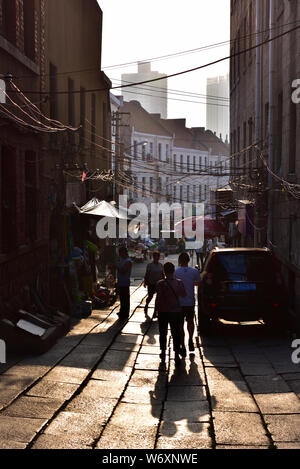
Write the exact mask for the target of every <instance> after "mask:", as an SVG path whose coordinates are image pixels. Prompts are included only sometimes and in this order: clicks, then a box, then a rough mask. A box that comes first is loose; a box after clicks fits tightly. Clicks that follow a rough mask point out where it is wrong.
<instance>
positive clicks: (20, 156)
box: [0, 0, 48, 301]
mask: <svg viewBox="0 0 300 469" xmlns="http://www.w3.org/2000/svg"><path fill="white" fill-rule="evenodd" d="M43 9H44V1H43V0H42V1H37V0H32V1H31V0H28V1H26V2H23V0H2V1H1V2H0V64H1V65H0V74H1V77H2V79H3V81H4V83H5V88H6V92H7V94H6V95H4V97H3V100H2V102H3V101H5V103H3V104H1V107H0V198H1V203H0V227H1V228H0V297H1V298H2V299H3V300H5V301H8V300H11V299H12V298H14V297H15V296H16V295H18V294H20V291H21V288H22V287H24V286H25V285H32V284H34V283H35V282H36V281H37V280H38V279H40V280H41V281H44V282H47V275H48V273H47V267H46V266H47V264H48V233H47V230H46V228H45V227H46V218H47V214H46V211H45V208H46V204H47V189H46V187H45V180H44V159H43V158H44V154H43V139H44V130H45V129H44V128H43V127H42V126H41V125H40V124H39V123H38V120H39V119H37V118H36V117H35V118H33V119H31V118H30V117H29V116H28V113H30V110H28V108H27V103H26V102H25V101H24V98H23V95H22V94H21V93H20V92H18V91H17V89H19V88H21V89H23V90H26V96H27V97H28V99H30V100H31V101H32V102H34V103H36V105H37V106H38V108H40V103H41V95H40V91H41V81H40V75H41V70H42V63H43V59H44V48H43V38H42V25H43V16H44V10H43ZM16 84H17V89H16V88H15V86H16Z"/></svg>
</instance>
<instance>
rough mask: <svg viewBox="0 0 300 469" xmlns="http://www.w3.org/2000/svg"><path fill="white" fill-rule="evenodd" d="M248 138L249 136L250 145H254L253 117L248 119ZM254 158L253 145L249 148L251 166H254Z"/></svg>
mask: <svg viewBox="0 0 300 469" xmlns="http://www.w3.org/2000/svg"><path fill="white" fill-rule="evenodd" d="M248 130H249V131H248V138H249V146H251V145H252V143H253V142H252V135H253V120H252V118H250V119H249V121H248ZM252 158H253V151H252V147H251V148H250V149H249V154H248V161H249V168H250V169H251V168H252Z"/></svg>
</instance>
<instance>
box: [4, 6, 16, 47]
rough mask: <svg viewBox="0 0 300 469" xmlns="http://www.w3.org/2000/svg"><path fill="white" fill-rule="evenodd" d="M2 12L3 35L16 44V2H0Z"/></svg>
mask: <svg viewBox="0 0 300 469" xmlns="http://www.w3.org/2000/svg"><path fill="white" fill-rule="evenodd" d="M0 7H1V12H2V15H1V16H2V17H1V35H2V36H4V37H5V38H6V39H7V40H8V41H9V42H11V43H12V44H14V45H15V44H16V16H17V11H16V2H15V1H12V0H0Z"/></svg>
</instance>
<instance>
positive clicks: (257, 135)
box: [253, 0, 261, 246]
mask: <svg viewBox="0 0 300 469" xmlns="http://www.w3.org/2000/svg"><path fill="white" fill-rule="evenodd" d="M260 4H261V0H256V8H255V16H256V18H255V23H256V27H255V29H256V49H255V54H256V57H255V77H256V78H255V141H256V142H259V141H260V122H261V113H260V110H261V107H260V106H261V47H258V44H259V43H260V40H261V39H260V35H259V32H260ZM255 215H256V216H255V218H256V217H257V215H258V213H257V210H255ZM253 229H254V246H257V245H258V239H257V235H258V232H257V230H256V228H255V227H254V228H253Z"/></svg>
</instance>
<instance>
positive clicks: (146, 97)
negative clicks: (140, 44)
mask: <svg viewBox="0 0 300 469" xmlns="http://www.w3.org/2000/svg"><path fill="white" fill-rule="evenodd" d="M165 77H166V75H165V74H163V73H159V72H155V71H153V70H151V62H139V63H138V72H137V73H125V74H122V77H121V78H122V85H127V84H129V83H137V82H141V81H146V80H153V79H155V78H162V79H161V80H158V81H154V82H152V83H146V84H144V85H139V86H133V87H129V88H128V89H127V88H123V90H122V95H123V97H124V101H128V102H129V101H139V102H140V104H141V105H142V106H143V108H144V109H146V111H147V112H149V113H151V114H160V115H161V117H162V118H163V119H167V117H168V79H167V78H165Z"/></svg>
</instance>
